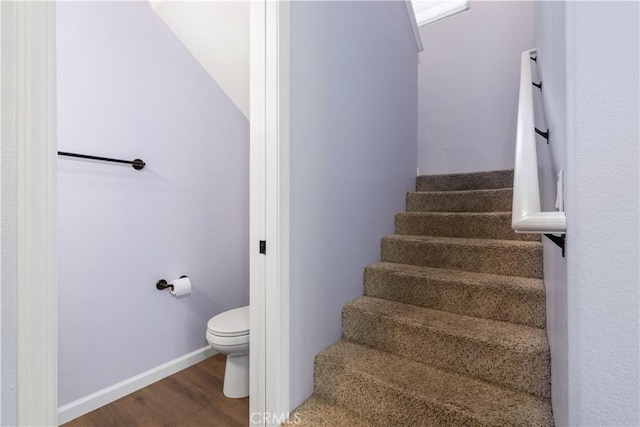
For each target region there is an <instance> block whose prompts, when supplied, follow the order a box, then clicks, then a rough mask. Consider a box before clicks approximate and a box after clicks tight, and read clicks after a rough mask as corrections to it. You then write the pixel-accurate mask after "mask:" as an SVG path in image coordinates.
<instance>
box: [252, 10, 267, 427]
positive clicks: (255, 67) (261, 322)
mask: <svg viewBox="0 0 640 427" xmlns="http://www.w3.org/2000/svg"><path fill="white" fill-rule="evenodd" d="M249 22H250V24H249V33H250V36H249V85H250V90H249V94H250V99H249V104H250V105H249V112H250V117H251V120H250V122H249V129H250V132H249V134H250V137H249V139H250V143H249V157H250V160H249V193H250V196H249V199H250V201H249V204H250V208H249V212H250V224H249V265H250V279H249V282H250V283H249V289H250V302H249V305H250V312H251V316H250V317H251V318H250V325H249V328H250V331H251V334H250V338H249V340H250V342H249V346H250V348H251V351H250V352H249V372H250V376H249V412H250V414H251V416H250V420H254V417H253V416H252V415H253V414H255V413H257V414H263V413H264V412H265V410H266V409H265V408H266V406H265V399H266V389H265V375H266V374H265V359H266V353H265V344H264V339H265V335H266V322H265V316H266V313H265V312H266V306H265V286H266V261H265V258H266V257H265V256H264V255H261V254H260V253H259V252H258V241H259V240H266V232H265V227H266V225H265V220H266V204H265V160H264V159H265V140H266V139H265V137H266V135H265V127H266V109H265V105H266V79H265V69H266V50H265V32H266V2H265V1H252V2H251V6H250V21H249ZM267 249H268V250H269V251H270V249H271V248H267ZM256 421H262V418H261V417H259V420H256ZM251 423H252V425H258V426H259V425H264V423H260V422H258V423H255V422H254V421H251Z"/></svg>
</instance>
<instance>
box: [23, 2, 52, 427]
mask: <svg viewBox="0 0 640 427" xmlns="http://www.w3.org/2000/svg"><path fill="white" fill-rule="evenodd" d="M16 13H17V31H16V36H17V41H18V43H17V46H18V50H17V76H16V79H17V91H16V96H17V100H16V101H17V106H16V121H17V128H16V129H17V260H18V261H17V300H18V305H17V314H18V316H17V317H18V320H17V325H18V326H17V327H18V358H17V360H18V369H17V371H18V424H19V425H55V424H56V413H57V396H58V384H57V368H58V367H57V304H58V295H57V293H58V288H57V283H56V275H55V267H54V265H55V264H54V232H55V218H56V209H55V208H56V139H55V138H56V115H55V109H56V105H55V96H56V95H55V89H56V71H55V60H56V58H55V43H56V37H55V3H53V2H18V3H17V4H16Z"/></svg>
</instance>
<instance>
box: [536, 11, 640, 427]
mask: <svg viewBox="0 0 640 427" xmlns="http://www.w3.org/2000/svg"><path fill="white" fill-rule="evenodd" d="M639 12H640V11H639V7H638V4H637V3H634V2H569V3H566V4H562V3H552V2H540V3H539V4H538V5H537V6H536V41H537V43H538V48H539V51H540V56H539V59H538V64H539V70H540V74H541V77H542V80H543V82H544V86H543V87H544V88H545V90H544V96H545V106H546V108H547V116H548V121H549V127H550V129H551V132H552V133H551V135H552V139H551V141H550V145H552V146H553V148H552V149H551V154H550V155H549V157H548V158H547V159H546V161H547V162H551V161H553V162H554V165H551V167H557V168H563V167H566V171H567V175H566V193H565V194H566V212H567V257H566V259H565V260H562V259H561V258H560V257H559V255H558V251H557V249H553V248H552V247H551V246H547V247H545V282H546V286H547V292H548V310H549V312H548V322H549V340H550V344H551V349H552V382H553V393H552V394H553V405H554V416H555V418H556V424H557V425H571V426H578V425H580V426H600V425H606V426H623V425H625V426H637V425H639V424H640V391H639V378H640V372H639V370H638V361H639V359H640V357H639V344H640V343H639V332H640V331H639V328H638V313H639V304H638V303H639V289H638V288H639V287H638V283H639V280H640V278H639V274H638V267H639V247H640V242H639V239H638V231H639V211H640V206H639V203H638V194H639V191H640V188H639V185H638V167H639V158H638V154H639V153H638V135H639V133H640V125H639V113H640V111H639V104H640V99H639V94H638V87H640V78H639V67H640V64H639V57H638V56H639V47H640V46H639V43H638V40H639V39H640V37H639V36H640V34H639V22H638V16H639ZM554 135H555V137H554ZM547 167H549V164H547ZM551 251H553V253H551ZM549 261H550V262H549ZM565 275H566V278H565Z"/></svg>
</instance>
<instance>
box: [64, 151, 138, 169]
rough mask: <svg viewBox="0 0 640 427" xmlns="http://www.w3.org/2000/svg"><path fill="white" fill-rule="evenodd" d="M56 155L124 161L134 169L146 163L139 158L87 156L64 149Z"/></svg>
mask: <svg viewBox="0 0 640 427" xmlns="http://www.w3.org/2000/svg"><path fill="white" fill-rule="evenodd" d="M58 155H59V156H67V157H78V158H80V159H91V160H100V161H103V162H112V163H125V164H128V165H131V166H132V167H133V168H134V169H135V170H140V169H142V168H144V167H145V165H146V163H145V162H143V161H142V160H140V159H133V160H120V159H111V158H109V157H99V156H89V155H87V154H77V153H68V152H66V151H58Z"/></svg>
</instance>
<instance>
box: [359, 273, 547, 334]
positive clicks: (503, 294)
mask: <svg viewBox="0 0 640 427" xmlns="http://www.w3.org/2000/svg"><path fill="white" fill-rule="evenodd" d="M364 284H365V295H368V296H371V297H376V298H384V299H387V300H390V301H397V302H402V303H405V304H413V305H417V306H421V307H426V308H431V309H434V310H440V311H448V312H452V313H456V314H462V315H466V316H474V317H481V318H485V319H493V320H499V321H504V322H512V323H517V324H523V325H528V326H532V327H538V328H544V327H545V289H544V282H543V281H542V280H541V279H532V278H527V277H516V276H502V275H498V274H487V273H474V272H467V271H459V270H446V269H442V268H430V267H420V266H414V265H408V264H395V263H387V262H379V263H376V264H373V265H370V266H368V267H366V268H365V272H364Z"/></svg>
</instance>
